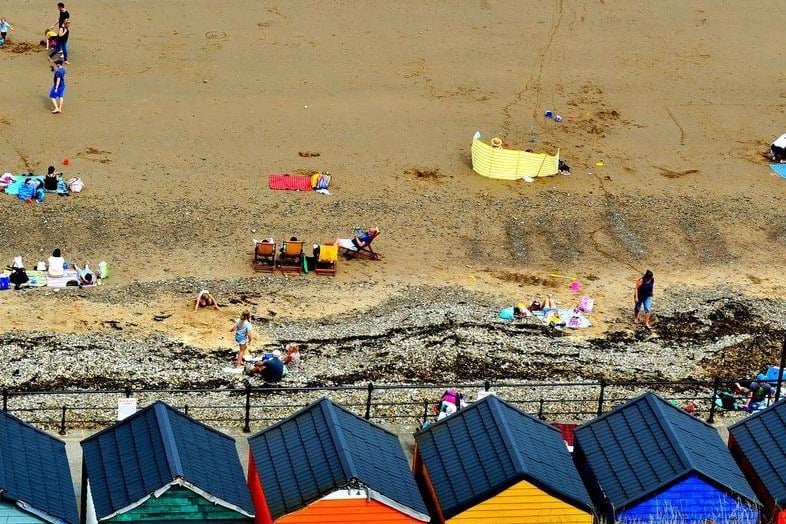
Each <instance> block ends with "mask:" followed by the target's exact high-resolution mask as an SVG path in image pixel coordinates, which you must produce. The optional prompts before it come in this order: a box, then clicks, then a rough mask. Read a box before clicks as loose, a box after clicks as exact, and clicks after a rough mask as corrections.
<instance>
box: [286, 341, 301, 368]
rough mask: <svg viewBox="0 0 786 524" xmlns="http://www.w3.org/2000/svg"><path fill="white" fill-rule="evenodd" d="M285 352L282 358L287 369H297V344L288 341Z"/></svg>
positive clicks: (298, 365) (298, 364) (298, 362)
mask: <svg viewBox="0 0 786 524" xmlns="http://www.w3.org/2000/svg"><path fill="white" fill-rule="evenodd" d="M286 351H287V354H286V355H284V358H283V359H282V360H283V362H284V365H285V366H286V367H287V369H288V370H289V371H297V370H298V369H299V368H300V350H299V349H298V347H297V344H295V343H294V342H290V343H289V344H287V347H286Z"/></svg>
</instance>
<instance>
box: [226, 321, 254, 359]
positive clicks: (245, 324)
mask: <svg viewBox="0 0 786 524" xmlns="http://www.w3.org/2000/svg"><path fill="white" fill-rule="evenodd" d="M229 331H230V332H232V331H234V332H235V342H237V345H238V350H237V359H236V360H235V367H238V368H242V367H243V357H245V356H246V354H247V353H248V345H249V344H251V313H249V312H248V311H243V313H241V315H240V318H239V319H238V320H237V322H235V325H234V326H232V329H230V330H229Z"/></svg>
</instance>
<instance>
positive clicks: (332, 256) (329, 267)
mask: <svg viewBox="0 0 786 524" xmlns="http://www.w3.org/2000/svg"><path fill="white" fill-rule="evenodd" d="M337 264H338V246H336V245H323V246H319V257H317V261H316V267H315V269H314V271H315V272H316V274H317V275H330V276H336V265H337Z"/></svg>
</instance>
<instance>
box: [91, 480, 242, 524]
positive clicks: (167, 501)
mask: <svg viewBox="0 0 786 524" xmlns="http://www.w3.org/2000/svg"><path fill="white" fill-rule="evenodd" d="M253 521H254V519H250V518H248V517H246V516H244V515H241V514H240V513H238V512H236V511H232V510H231V509H227V508H225V507H223V506H218V505H216V504H213V503H212V502H210V501H209V500H207V499H205V498H204V497H202V496H201V495H199V494H198V493H194V492H193V491H191V490H190V489H187V488H183V487H178V486H172V487H171V488H169V489H168V490H167V491H166V492H165V493H164V494H163V495H161V496H160V497H158V498H155V497H150V498H149V499H147V500H146V501H145V502H144V503H143V504H142V505H140V506H137V507H136V508H134V509H132V510H131V511H128V512H126V513H123V514H121V515H118V516H116V517H114V518H112V519H109V520H107V521H106V522H146V523H157V522H161V523H162V524H163V523H166V524H194V523H195V522H210V523H211V524H249V523H251V522H253Z"/></svg>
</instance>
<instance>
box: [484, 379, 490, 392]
mask: <svg viewBox="0 0 786 524" xmlns="http://www.w3.org/2000/svg"><path fill="white" fill-rule="evenodd" d="M483 389H484V390H485V391H489V390H490V389H491V382H489V381H488V380H487V381H485V382H484V383H483Z"/></svg>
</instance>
